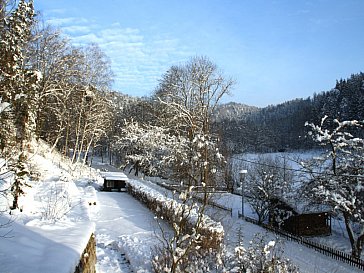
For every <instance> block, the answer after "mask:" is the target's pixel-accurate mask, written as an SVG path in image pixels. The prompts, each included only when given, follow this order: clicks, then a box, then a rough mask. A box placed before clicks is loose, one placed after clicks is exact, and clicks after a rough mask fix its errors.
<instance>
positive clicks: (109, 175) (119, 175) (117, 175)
mask: <svg viewBox="0 0 364 273" xmlns="http://www.w3.org/2000/svg"><path fill="white" fill-rule="evenodd" d="M100 174H101V177H103V178H104V179H106V180H124V181H128V180H129V179H128V177H127V176H126V175H125V174H124V173H123V172H101V173H100Z"/></svg>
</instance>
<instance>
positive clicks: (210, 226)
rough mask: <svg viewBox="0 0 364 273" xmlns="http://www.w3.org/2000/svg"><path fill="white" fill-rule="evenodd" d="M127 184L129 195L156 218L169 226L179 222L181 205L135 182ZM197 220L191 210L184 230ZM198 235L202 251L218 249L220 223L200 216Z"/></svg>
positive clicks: (220, 231)
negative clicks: (161, 219)
mask: <svg viewBox="0 0 364 273" xmlns="http://www.w3.org/2000/svg"><path fill="white" fill-rule="evenodd" d="M129 182H130V183H129V188H128V191H129V193H130V194H131V195H132V196H134V197H135V198H136V199H138V200H139V201H141V202H142V203H144V204H145V205H146V206H147V207H148V208H149V209H150V210H152V211H153V212H154V213H156V215H157V216H159V217H163V219H164V220H165V221H167V222H169V223H170V224H173V223H177V222H179V221H180V215H178V213H176V211H179V210H180V206H182V204H181V203H179V202H178V201H176V200H174V199H172V198H169V197H167V196H165V195H163V194H161V193H159V192H158V191H155V190H153V189H151V188H149V187H147V186H145V185H143V184H142V183H140V182H138V181H137V180H130V181H129ZM197 219H198V212H197V211H196V210H195V209H192V210H191V211H190V214H189V217H187V223H186V229H191V228H192V227H193V226H195V223H196V221H197ZM199 234H200V235H201V239H202V240H201V241H202V245H201V247H202V248H204V249H210V248H212V249H219V248H220V246H221V244H222V242H223V240H224V228H223V226H222V225H221V223H220V222H216V221H214V220H212V219H211V218H210V217H208V216H207V215H203V216H202V221H201V225H200V228H199Z"/></svg>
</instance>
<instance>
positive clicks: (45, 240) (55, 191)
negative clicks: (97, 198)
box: [0, 155, 94, 273]
mask: <svg viewBox="0 0 364 273" xmlns="http://www.w3.org/2000/svg"><path fill="white" fill-rule="evenodd" d="M31 160H32V162H33V166H34V168H36V169H37V170H38V171H39V173H40V174H41V177H40V181H29V182H28V183H29V184H30V185H31V187H28V188H25V192H26V195H25V196H22V197H21V198H20V200H19V203H20V208H21V210H13V211H11V215H10V214H9V210H8V209H6V207H8V203H7V198H5V197H4V196H1V198H0V199H1V200H0V203H1V208H2V211H3V212H2V213H1V214H0V225H1V224H4V223H8V224H7V225H5V226H2V227H1V228H0V236H1V237H0V272H11V273H17V272H37V273H41V272H44V273H49V272H54V273H70V272H74V270H75V267H76V266H77V265H78V263H79V260H80V257H81V254H82V252H83V250H84V249H85V247H86V245H87V243H88V240H89V239H90V236H91V234H92V233H93V231H94V223H93V222H92V221H90V220H89V218H88V205H87V204H86V202H85V199H84V198H83V195H82V192H81V191H80V190H79V189H78V188H77V186H76V183H77V181H74V179H73V177H72V176H71V175H70V174H69V173H67V172H66V171H65V170H63V169H61V168H59V167H58V166H56V165H55V164H53V163H52V161H51V160H48V159H45V158H44V157H42V156H40V155H34V156H33V157H32V159H31ZM8 179H11V177H10V176H9V177H7V178H6V180H5V181H3V183H1V185H0V186H1V187H2V189H4V188H6V187H8V183H7V182H9V181H7V180H8ZM9 221H10V222H9Z"/></svg>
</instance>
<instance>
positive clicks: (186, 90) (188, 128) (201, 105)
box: [155, 57, 234, 185]
mask: <svg viewBox="0 0 364 273" xmlns="http://www.w3.org/2000/svg"><path fill="white" fill-rule="evenodd" d="M233 83H234V82H233V80H231V79H227V78H225V77H224V76H222V74H221V73H220V72H219V70H218V68H217V66H216V65H215V64H214V63H213V62H211V61H210V60H208V59H207V58H205V57H195V58H192V59H191V60H190V61H189V62H188V63H187V64H185V65H180V66H172V67H171V68H170V69H169V70H168V71H167V72H166V73H165V75H163V77H162V80H161V82H160V85H159V87H158V88H157V90H156V92H155V97H156V98H158V100H159V101H160V103H161V105H162V110H161V114H160V115H159V118H160V119H161V120H162V121H161V122H162V123H163V126H167V127H168V128H170V129H171V130H173V131H174V132H175V134H177V135H183V136H185V137H186V138H188V139H189V140H190V143H191V147H190V153H189V154H187V160H188V161H189V162H193V157H194V156H195V154H194V149H195V148H196V147H193V145H194V144H195V143H196V142H199V143H200V144H201V143H205V144H206V145H203V146H204V148H203V150H199V151H198V153H199V154H198V155H199V158H200V160H199V163H198V164H197V165H196V164H193V165H192V164H191V166H186V168H182V169H181V168H179V169H177V170H175V172H178V173H179V174H182V172H185V175H184V176H185V179H186V180H187V181H186V182H187V183H188V184H190V185H192V184H196V183H197V184H198V183H201V182H204V183H205V184H206V185H214V183H215V181H213V175H211V174H212V173H213V172H214V171H212V170H213V169H215V166H211V165H210V164H209V163H210V162H212V161H213V158H214V157H215V156H216V154H217V153H216V150H215V151H214V152H213V154H211V152H212V151H211V150H212V149H209V145H208V144H214V143H216V142H217V141H218V138H217V137H216V136H214V135H213V134H212V131H211V128H210V127H211V120H212V118H213V113H214V111H215V109H216V107H217V105H218V103H219V101H220V100H221V98H222V97H223V96H224V95H226V94H228V93H229V91H230V89H231V88H232V86H233Z"/></svg>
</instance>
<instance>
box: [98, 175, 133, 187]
mask: <svg viewBox="0 0 364 273" xmlns="http://www.w3.org/2000/svg"><path fill="white" fill-rule="evenodd" d="M101 176H102V177H103V178H104V186H103V190H104V191H126V190H127V186H128V181H129V180H128V177H127V176H126V175H125V174H124V173H123V172H102V173H101Z"/></svg>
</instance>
